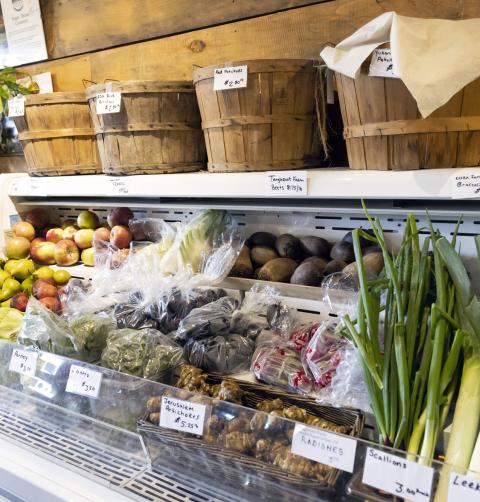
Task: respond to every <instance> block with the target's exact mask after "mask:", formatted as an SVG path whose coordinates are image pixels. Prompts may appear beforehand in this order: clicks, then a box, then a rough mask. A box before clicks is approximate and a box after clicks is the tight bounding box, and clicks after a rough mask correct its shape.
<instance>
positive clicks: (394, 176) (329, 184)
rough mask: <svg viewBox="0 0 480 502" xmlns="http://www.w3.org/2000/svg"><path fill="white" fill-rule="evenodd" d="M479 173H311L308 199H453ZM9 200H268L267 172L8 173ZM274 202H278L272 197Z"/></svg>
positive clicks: (470, 170)
mask: <svg viewBox="0 0 480 502" xmlns="http://www.w3.org/2000/svg"><path fill="white" fill-rule="evenodd" d="M461 172H462V173H463V172H465V173H467V172H468V173H469V174H476V175H480V168H465V169H464V170H463V169H458V168H457V169H422V170H411V171H365V170H351V169H333V168H323V169H310V170H308V171H307V173H308V196H307V198H308V199H326V198H331V199H358V198H366V199H413V200H416V199H425V200H431V199H442V200H448V199H451V198H452V193H453V186H454V179H453V177H454V175H458V174H459V173H461ZM8 176H9V179H10V184H9V187H8V190H7V193H8V195H9V196H11V197H86V196H88V197H102V198H104V197H115V198H122V199H126V198H157V197H191V198H218V199H231V198H240V199H241V198H261V199H268V198H272V197H271V196H270V195H268V192H267V187H266V185H267V174H266V173H264V172H263V173H262V172H249V173H207V172H197V173H182V174H157V175H143V176H124V177H111V176H104V175H92V176H90V175H87V176H60V177H44V178H39V177H33V178H32V177H29V176H28V175H26V174H25V175H18V174H15V175H8ZM277 199H278V198H277Z"/></svg>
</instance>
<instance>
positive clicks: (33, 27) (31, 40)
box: [0, 0, 48, 68]
mask: <svg viewBox="0 0 480 502" xmlns="http://www.w3.org/2000/svg"><path fill="white" fill-rule="evenodd" d="M0 7H1V13H0V68H2V67H4V66H18V65H22V64H26V63H33V62H34V61H41V60H42V59H47V58H48V55H47V47H46V45H45V34H44V32H43V24H42V15H41V12H40V5H39V0H0Z"/></svg>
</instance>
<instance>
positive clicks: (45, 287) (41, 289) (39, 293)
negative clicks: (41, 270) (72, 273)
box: [32, 279, 57, 300]
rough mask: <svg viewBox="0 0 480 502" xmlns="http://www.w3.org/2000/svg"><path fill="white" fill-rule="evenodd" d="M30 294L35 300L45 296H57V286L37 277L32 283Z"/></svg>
mask: <svg viewBox="0 0 480 502" xmlns="http://www.w3.org/2000/svg"><path fill="white" fill-rule="evenodd" d="M32 294H33V296H34V297H35V298H37V300H41V299H42V298H46V297H47V296H52V297H55V296H57V288H56V287H55V286H53V285H52V284H49V283H48V282H46V281H44V280H42V279H39V280H38V281H35V282H34V283H33V287H32Z"/></svg>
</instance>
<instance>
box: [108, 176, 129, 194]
mask: <svg viewBox="0 0 480 502" xmlns="http://www.w3.org/2000/svg"><path fill="white" fill-rule="evenodd" d="M108 179H109V181H110V186H111V190H110V191H111V194H112V195H127V194H128V180H127V178H108Z"/></svg>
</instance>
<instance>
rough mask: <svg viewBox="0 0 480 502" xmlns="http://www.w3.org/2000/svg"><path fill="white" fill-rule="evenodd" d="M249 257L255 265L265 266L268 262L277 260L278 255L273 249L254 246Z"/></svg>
mask: <svg viewBox="0 0 480 502" xmlns="http://www.w3.org/2000/svg"><path fill="white" fill-rule="evenodd" d="M250 257H251V259H252V261H253V263H255V264H256V265H265V263H267V262H269V261H270V260H274V259H275V258H278V254H277V252H276V251H275V249H272V248H267V247H265V246H255V247H254V248H252V249H251V250H250Z"/></svg>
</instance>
